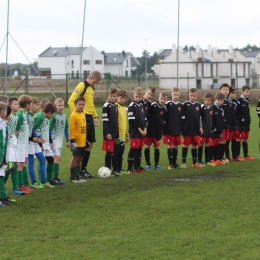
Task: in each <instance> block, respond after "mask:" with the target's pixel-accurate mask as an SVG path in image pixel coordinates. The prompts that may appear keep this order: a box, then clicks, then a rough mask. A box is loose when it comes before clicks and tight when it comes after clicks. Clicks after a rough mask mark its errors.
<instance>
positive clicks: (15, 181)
mask: <svg viewBox="0 0 260 260" xmlns="http://www.w3.org/2000/svg"><path fill="white" fill-rule="evenodd" d="M11 178H12V184H13V191H14V190H17V189H18V187H19V186H18V171H17V170H13V171H12V172H11Z"/></svg>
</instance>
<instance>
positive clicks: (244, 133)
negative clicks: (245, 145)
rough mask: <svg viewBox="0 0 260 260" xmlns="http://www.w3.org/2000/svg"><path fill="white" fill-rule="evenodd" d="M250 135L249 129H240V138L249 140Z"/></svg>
mask: <svg viewBox="0 0 260 260" xmlns="http://www.w3.org/2000/svg"><path fill="white" fill-rule="evenodd" d="M248 137H249V131H239V138H238V139H239V140H247V139H248Z"/></svg>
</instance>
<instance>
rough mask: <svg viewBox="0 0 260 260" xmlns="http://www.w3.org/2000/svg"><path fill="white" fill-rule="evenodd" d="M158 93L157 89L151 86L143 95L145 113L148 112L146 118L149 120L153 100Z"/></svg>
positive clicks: (142, 102) (142, 101)
mask: <svg viewBox="0 0 260 260" xmlns="http://www.w3.org/2000/svg"><path fill="white" fill-rule="evenodd" d="M155 93H156V88H155V87H152V86H150V87H149V88H148V89H147V90H146V91H145V94H144V95H143V98H142V100H141V101H140V103H141V104H143V106H144V109H145V112H146V117H147V120H148V116H149V110H150V108H151V104H152V101H151V100H152V99H153V98H154V96H155Z"/></svg>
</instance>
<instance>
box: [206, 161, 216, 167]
mask: <svg viewBox="0 0 260 260" xmlns="http://www.w3.org/2000/svg"><path fill="white" fill-rule="evenodd" d="M206 165H209V166H217V165H216V164H214V163H212V162H207V163H206Z"/></svg>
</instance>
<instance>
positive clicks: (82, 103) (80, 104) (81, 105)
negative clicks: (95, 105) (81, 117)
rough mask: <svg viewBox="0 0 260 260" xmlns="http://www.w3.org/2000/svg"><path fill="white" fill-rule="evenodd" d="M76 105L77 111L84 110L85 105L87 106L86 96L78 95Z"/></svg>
mask: <svg viewBox="0 0 260 260" xmlns="http://www.w3.org/2000/svg"><path fill="white" fill-rule="evenodd" d="M74 105H75V111H76V112H79V113H81V112H83V109H84V106H85V99H84V97H81V96H79V97H77V98H76V99H75V101H74Z"/></svg>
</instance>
